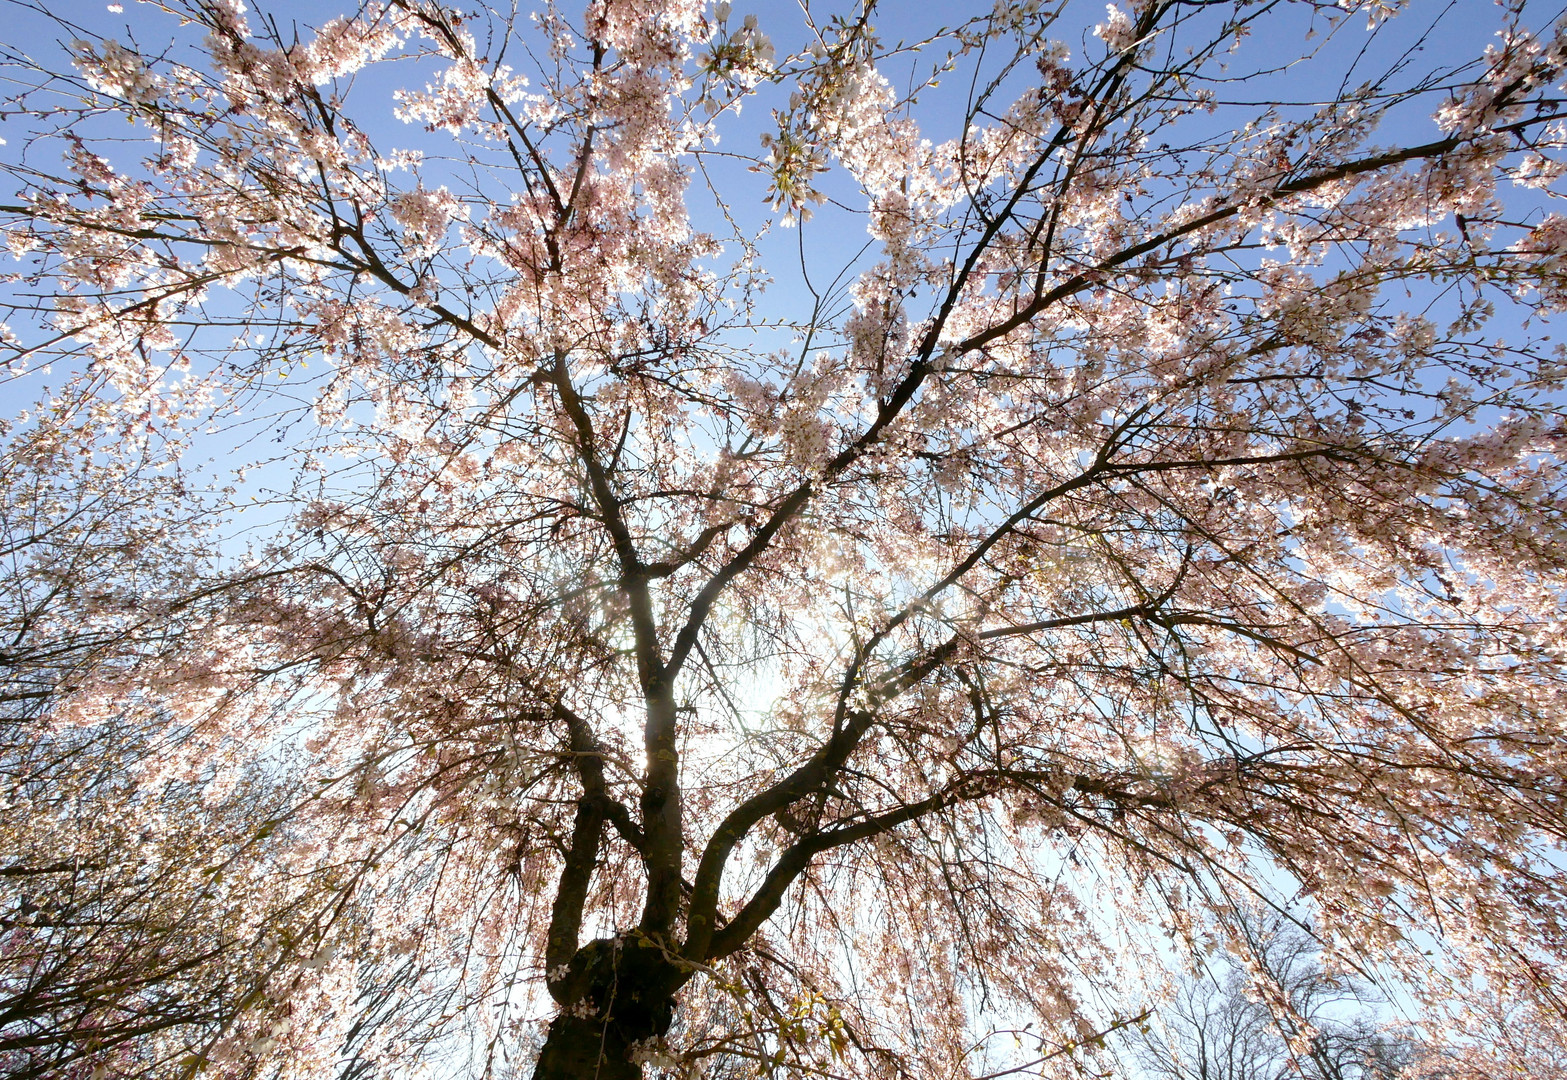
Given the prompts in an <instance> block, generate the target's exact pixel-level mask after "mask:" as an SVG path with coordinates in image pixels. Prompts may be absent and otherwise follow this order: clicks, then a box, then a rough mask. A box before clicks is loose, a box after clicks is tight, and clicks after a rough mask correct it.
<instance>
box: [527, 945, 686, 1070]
mask: <svg viewBox="0 0 1567 1080" xmlns="http://www.w3.org/2000/svg"><path fill="white" fill-rule="evenodd" d="M571 968H572V970H571V972H570V974H569V975H567V977H566V978H565V979H563V980H561V982H559V983H557V984H556V985H555V986H552V987H551V990H552V991H553V992H554V993H555V998H556V1000H557V1001H559V1002H560V1004H561V1010H560V1013H559V1014H558V1015H557V1016H556V1017H555V1019H554V1020H553V1021H551V1023H550V1028H549V1033H548V1034H547V1035H546V1036H545V1039H544V1048H543V1050H542V1051H540V1053H539V1061H538V1064H537V1065H536V1066H534V1071H533V1077H534V1080H641V1078H642V1065H641V1063H640V1062H639V1061H634V1060H632V1058H633V1055H634V1054H636V1052H637V1051H638V1050H641V1049H646V1048H647V1047H648V1044H649V1043H650V1041H651V1040H653V1039H656V1038H658V1037H660V1036H662V1035H664V1034H665V1033H666V1032H667V1031H668V1030H669V1025H670V1023H671V1021H672V1020H673V1019H674V1011H675V1000H674V994H675V991H676V990H677V989H679V987H680V986H681V984H682V983H684V982H685V981H686V978H687V976H686V975H683V974H682V973H681V972H680V970H679V969H678V968H677V967H675V965H674V964H672V963H670V962H669V960H668V959H667V958H666V957H665V955H664V953H663V950H661V949H657V948H653V947H651V946H650V944H649V943H646V942H644V941H641V940H639V939H637V938H626V937H621V938H614V939H607V938H600V939H598V940H597V941H593V942H590V943H589V944H588V945H586V946H584V947H583V948H582V949H580V950H578V952H577V954H576V956H575V957H573V959H572V963H571Z"/></svg>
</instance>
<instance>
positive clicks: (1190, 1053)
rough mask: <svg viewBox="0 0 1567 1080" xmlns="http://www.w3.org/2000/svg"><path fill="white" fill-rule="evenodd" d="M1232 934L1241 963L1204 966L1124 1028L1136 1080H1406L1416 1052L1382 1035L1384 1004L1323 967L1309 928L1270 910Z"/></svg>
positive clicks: (1212, 961) (1385, 1031)
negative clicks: (1141, 1079)
mask: <svg viewBox="0 0 1567 1080" xmlns="http://www.w3.org/2000/svg"><path fill="white" fill-rule="evenodd" d="M1237 930H1238V931H1239V936H1238V939H1237V940H1236V941H1235V942H1234V944H1235V946H1236V947H1237V948H1239V949H1240V955H1239V956H1235V957H1228V956H1226V957H1223V958H1221V957H1212V958H1209V960H1208V962H1207V963H1206V964H1204V967H1203V970H1200V971H1198V972H1196V973H1194V974H1193V975H1191V976H1189V977H1188V978H1186V979H1183V980H1182V981H1181V984H1180V987H1179V990H1178V991H1177V992H1176V994H1175V995H1174V997H1173V999H1172V1000H1170V1001H1169V1002H1167V1003H1165V1004H1164V1005H1163V1006H1162V1007H1160V1008H1158V1009H1157V1010H1156V1014H1157V1015H1156V1016H1155V1017H1154V1019H1153V1021H1152V1022H1151V1023H1146V1024H1140V1025H1137V1026H1135V1027H1129V1028H1126V1029H1123V1033H1124V1036H1125V1041H1126V1043H1127V1045H1128V1046H1129V1047H1130V1048H1131V1051H1132V1054H1133V1057H1134V1059H1135V1061H1136V1062H1137V1065H1138V1067H1139V1068H1140V1075H1144V1076H1149V1077H1167V1078H1169V1080H1286V1078H1295V1077H1300V1078H1305V1080H1395V1078H1397V1077H1399V1076H1404V1075H1414V1066H1415V1061H1416V1058H1417V1057H1418V1056H1419V1053H1420V1050H1421V1048H1420V1047H1418V1046H1417V1045H1415V1044H1413V1043H1411V1042H1409V1041H1408V1040H1406V1039H1402V1038H1400V1037H1399V1036H1398V1035H1397V1034H1396V1033H1395V1032H1392V1031H1390V1030H1389V1025H1388V1023H1387V1016H1386V1011H1385V1003H1384V1002H1381V1001H1379V1000H1378V998H1377V995H1376V993H1375V991H1374V990H1373V989H1372V988H1371V987H1369V986H1367V985H1366V984H1365V983H1364V982H1363V981H1362V980H1359V979H1357V978H1355V977H1353V976H1350V977H1348V978H1342V977H1339V978H1336V977H1333V976H1331V975H1330V974H1329V973H1328V972H1326V971H1325V970H1324V969H1323V966H1322V963H1321V959H1320V956H1319V951H1318V946H1317V942H1316V941H1315V940H1314V939H1313V937H1312V936H1311V934H1310V933H1309V932H1308V931H1307V930H1305V929H1303V928H1301V927H1299V926H1298V925H1296V924H1295V923H1293V922H1291V921H1290V920H1288V919H1287V918H1285V917H1284V916H1282V915H1280V914H1279V913H1276V912H1271V911H1265V912H1253V913H1251V915H1250V917H1248V918H1246V919H1245V921H1244V922H1243V923H1241V924H1240V925H1239V926H1238V927H1237ZM1248 968H1250V969H1252V970H1251V971H1248ZM1279 1006H1282V1008H1280V1007H1279Z"/></svg>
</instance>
